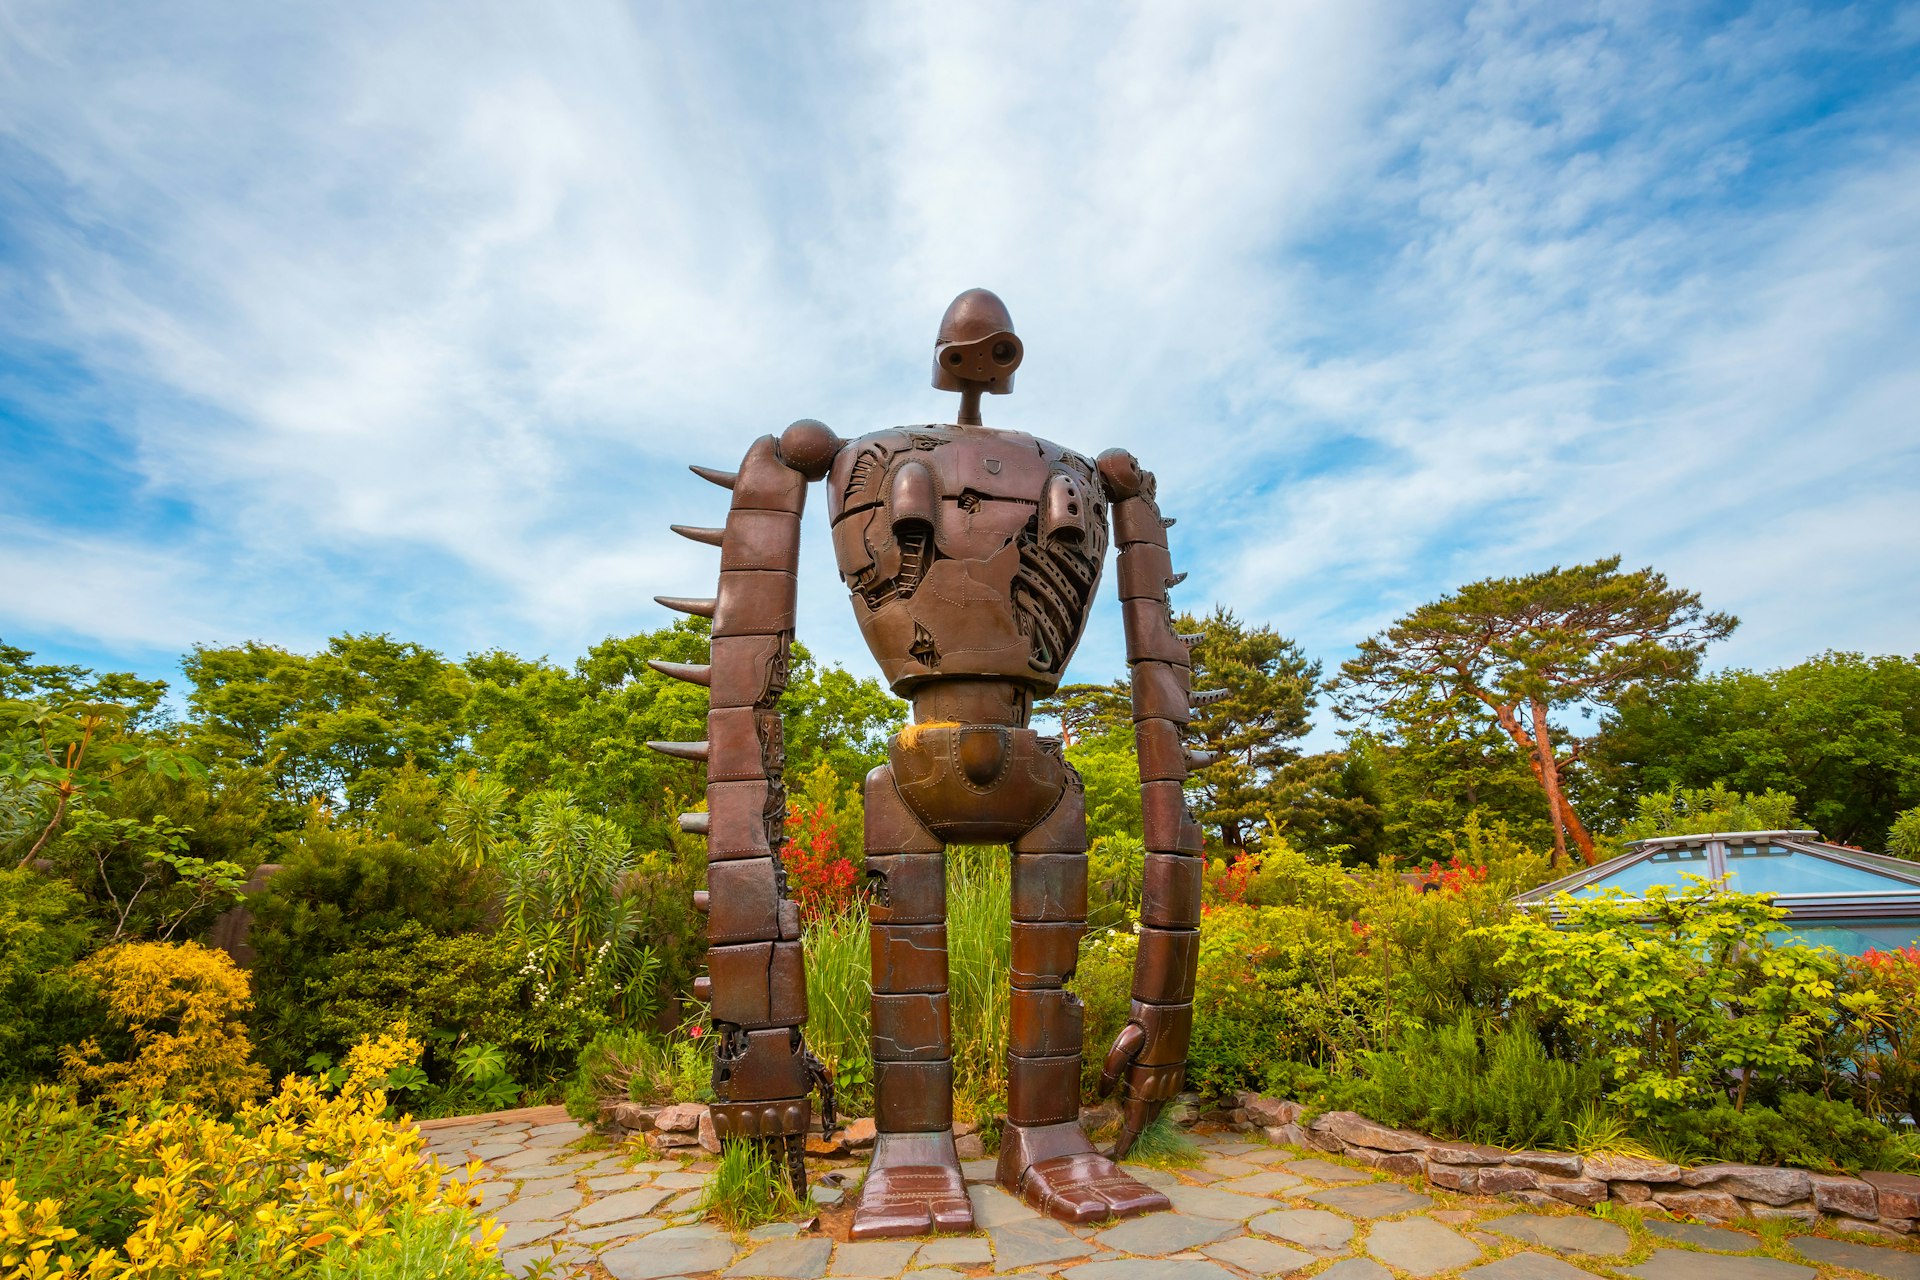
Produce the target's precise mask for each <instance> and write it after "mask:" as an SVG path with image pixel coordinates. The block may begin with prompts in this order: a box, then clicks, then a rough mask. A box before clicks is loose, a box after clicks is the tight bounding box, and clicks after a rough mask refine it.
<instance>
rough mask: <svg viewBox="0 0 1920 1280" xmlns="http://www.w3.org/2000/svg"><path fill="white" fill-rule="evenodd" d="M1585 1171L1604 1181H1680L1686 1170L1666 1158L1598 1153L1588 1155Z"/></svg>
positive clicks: (1590, 1175)
mask: <svg viewBox="0 0 1920 1280" xmlns="http://www.w3.org/2000/svg"><path fill="white" fill-rule="evenodd" d="M1585 1172H1586V1175H1587V1176H1588V1177H1589V1178H1599V1179H1600V1180H1601V1181H1603V1182H1678V1181H1680V1176H1681V1175H1682V1174H1684V1173H1685V1172H1686V1170H1684V1169H1682V1168H1681V1167H1680V1166H1679V1165H1677V1164H1668V1163H1667V1162H1666V1161H1664V1160H1642V1159H1640V1158H1639V1157H1638V1156H1616V1155H1598V1156H1588V1157H1586V1170H1585Z"/></svg>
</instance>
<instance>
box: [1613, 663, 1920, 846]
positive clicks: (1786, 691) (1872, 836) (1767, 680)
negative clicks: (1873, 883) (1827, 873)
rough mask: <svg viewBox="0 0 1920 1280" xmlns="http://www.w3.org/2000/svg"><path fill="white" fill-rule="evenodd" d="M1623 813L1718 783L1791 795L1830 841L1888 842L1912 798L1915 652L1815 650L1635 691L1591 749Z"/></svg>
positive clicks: (1917, 786) (1917, 682) (1917, 743)
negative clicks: (1762, 666) (1639, 801)
mask: <svg viewBox="0 0 1920 1280" xmlns="http://www.w3.org/2000/svg"><path fill="white" fill-rule="evenodd" d="M1588 760H1589V771H1590V772H1591V773H1592V774H1594V775H1595V776H1596V782H1597V787H1596V790H1597V791H1598V792H1599V793H1600V794H1599V795H1598V797H1597V798H1598V799H1599V800H1600V801H1601V802H1602V803H1605V804H1607V805H1609V806H1610V807H1611V809H1612V810H1613V812H1614V814H1615V815H1616V816H1617V817H1618V818H1620V819H1623V820H1624V819H1626V818H1628V817H1630V816H1631V814H1632V804H1633V797H1634V796H1636V795H1640V794H1644V793H1648V792H1653V791H1660V790H1670V789H1673V788H1691V789H1696V790H1697V789H1701V788H1707V787H1711V786H1713V784H1715V783H1716V782H1721V783H1725V784H1726V785H1727V786H1728V787H1729V788H1732V789H1734V790H1737V791H1748V792H1754V793H1764V792H1767V791H1770V790H1771V791H1781V792H1786V793H1788V794H1790V795H1793V796H1797V797H1798V798H1799V801H1800V806H1801V813H1802V815H1803V821H1804V822H1805V823H1806V824H1807V825H1808V826H1810V827H1813V828H1815V829H1816V830H1818V831H1820V832H1822V833H1824V834H1825V835H1826V836H1827V837H1828V838H1830V839H1834V840H1839V841H1842V842H1844V843H1847V844H1857V845H1862V846H1865V847H1867V848H1872V849H1878V848H1884V847H1885V841H1886V839H1887V835H1888V832H1889V830H1890V828H1891V827H1892V826H1893V822H1894V818H1895V817H1896V815H1898V814H1899V813H1900V812H1901V811H1902V810H1903V809H1909V808H1912V807H1914V806H1916V805H1920V655H1915V656H1913V657H1905V658H1903V657H1898V656H1882V657H1872V658H1869V657H1864V656H1862V655H1860V654H1857V653H1823V654H1821V655H1819V656H1818V657H1815V658H1810V659H1808V660H1807V661H1805V662H1802V663H1798V664H1796V665H1794V666H1791V667H1785V668H1782V669H1779V670H1776V671H1767V672H1754V671H1746V670H1731V671H1722V672H1718V673H1716V674H1714V675H1711V676H1707V677H1705V678H1703V679H1700V680H1696V681H1691V682H1688V683H1685V684H1677V685H1667V686H1663V687H1657V688H1649V689H1645V690H1637V691H1634V692H1633V693H1632V694H1630V695H1629V696H1628V697H1626V698H1623V699H1622V700H1621V701H1620V703H1619V705H1618V706H1617V707H1616V708H1614V710H1613V711H1612V713H1611V714H1610V715H1609V716H1608V717H1607V718H1606V719H1605V720H1604V721H1603V722H1602V725H1601V729H1600V733H1599V734H1598V735H1597V737H1596V738H1595V740H1594V742H1593V745H1592V748H1591V750H1590V751H1589V753H1588Z"/></svg>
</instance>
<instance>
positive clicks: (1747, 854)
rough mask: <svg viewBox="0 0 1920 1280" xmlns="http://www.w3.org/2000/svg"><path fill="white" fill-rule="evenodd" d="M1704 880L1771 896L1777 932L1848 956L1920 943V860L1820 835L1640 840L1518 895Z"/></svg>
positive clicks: (1632, 890) (1545, 898)
mask: <svg viewBox="0 0 1920 1280" xmlns="http://www.w3.org/2000/svg"><path fill="white" fill-rule="evenodd" d="M1689 875H1696V876H1702V877H1704V878H1706V879H1708V880H1712V881H1715V882H1717V883H1724V884H1725V885H1726V887H1727V888H1729V889H1732V890H1734V891H1736V892H1740V893H1769V894H1772V895H1774V899H1773V900H1774V905H1775V906H1779V907H1784V908H1786V911H1787V917H1786V919H1785V920H1783V921H1782V922H1781V926H1782V927H1781V930H1780V932H1779V933H1778V934H1776V935H1775V936H1776V937H1779V938H1781V939H1783V940H1784V939H1786V938H1792V939H1795V940H1798V941H1800V942H1804V943H1806V944H1808V945H1809V946H1816V947H1832V948H1833V949H1834V950H1836V951H1838V952H1840V953H1841V954H1842V955H1850V956H1857V955H1861V954H1863V953H1864V952H1867V951H1890V950H1893V949H1895V948H1898V947H1909V946H1914V945H1916V944H1920V863H1912V862H1903V861H1901V860H1900V859H1898V858H1887V857H1882V856H1881V855H1879V854H1877V853H1867V852H1866V851H1865V850H1862V849H1849V848H1845V847H1843V846H1841V845H1836V844H1828V843H1827V842H1826V841H1824V840H1822V839H1821V838H1820V833H1819V832H1817V831H1721V832H1714V833H1712V834H1710V835H1694V836H1659V837H1656V838H1654V839H1651V840H1636V841H1634V842H1633V843H1632V844H1630V845H1628V846H1627V852H1625V853H1623V854H1621V855H1620V856H1619V857H1617V858H1609V859H1608V860H1607V861H1605V862H1602V863H1598V864H1596V865H1594V866H1591V867H1585V868H1583V869H1581V870H1579V871H1576V872H1575V873H1574V874H1572V875H1570V876H1564V877H1562V878H1561V879H1558V880H1555V881H1553V882H1552V883H1551V884H1543V885H1541V886H1540V887H1538V888H1536V889H1530V890H1528V891H1527V892H1526V893H1523V894H1521V895H1520V896H1519V897H1518V898H1517V899H1515V901H1516V902H1518V903H1520V904H1521V905H1523V906H1524V905H1530V904H1544V903H1548V902H1550V901H1551V900H1552V899H1554V898H1556V897H1558V896H1559V895H1561V894H1563V893H1564V894H1568V895H1570V896H1572V897H1575V898H1580V897H1592V896H1596V895H1598V894H1601V893H1603V892H1605V891H1606V890H1608V889H1618V890H1621V891H1622V892H1624V893H1625V894H1626V895H1627V896H1628V897H1629V898H1636V897H1639V896H1641V895H1642V894H1644V893H1645V892H1646V891H1647V889H1648V888H1650V887H1651V886H1653V885H1666V886H1667V887H1668V888H1669V889H1671V890H1676V891H1677V890H1678V889H1680V888H1681V887H1682V886H1684V885H1685V884H1686V880H1685V877H1686V876H1689Z"/></svg>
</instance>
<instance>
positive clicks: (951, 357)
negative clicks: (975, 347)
mask: <svg viewBox="0 0 1920 1280" xmlns="http://www.w3.org/2000/svg"><path fill="white" fill-rule="evenodd" d="M960 359H961V356H960V353H959V352H958V351H949V352H947V363H948V364H955V365H957V364H959V363H960Z"/></svg>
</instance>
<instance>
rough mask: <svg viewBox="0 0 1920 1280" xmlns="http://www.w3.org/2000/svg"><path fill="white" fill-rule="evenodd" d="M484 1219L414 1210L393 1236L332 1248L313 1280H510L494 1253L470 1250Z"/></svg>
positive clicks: (395, 1219)
mask: <svg viewBox="0 0 1920 1280" xmlns="http://www.w3.org/2000/svg"><path fill="white" fill-rule="evenodd" d="M479 1219H480V1214H478V1213H476V1212H473V1211H470V1210H461V1209H451V1210H443V1211H441V1212H438V1213H423V1212H421V1211H420V1210H419V1209H417V1208H414V1207H413V1206H407V1207H406V1208H403V1209H400V1210H398V1211H396V1212H395V1213H394V1214H393V1216H392V1217H390V1218H389V1219H388V1220H387V1226H388V1227H389V1228H391V1230H390V1231H389V1232H388V1234H385V1235H379V1236H374V1237H373V1238H371V1239H368V1240H360V1241H355V1242H353V1243H351V1244H349V1243H346V1242H336V1243H334V1244H331V1245H328V1246H327V1248H326V1251H325V1252H324V1253H322V1254H321V1255H320V1257H319V1258H318V1260H317V1261H316V1262H315V1264H314V1268H313V1280H506V1277H507V1276H508V1275H509V1274H515V1275H533V1274H535V1273H534V1272H532V1271H516V1272H512V1273H510V1272H508V1271H507V1269H506V1266H505V1265H504V1264H503V1263H502V1262H501V1261H500V1259H499V1257H498V1256H497V1255H495V1254H492V1253H491V1252H483V1251H479V1250H474V1249H470V1248H468V1247H466V1246H467V1240H468V1237H470V1236H472V1235H473V1234H474V1231H475V1228H476V1227H477V1226H478V1224H479Z"/></svg>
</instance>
